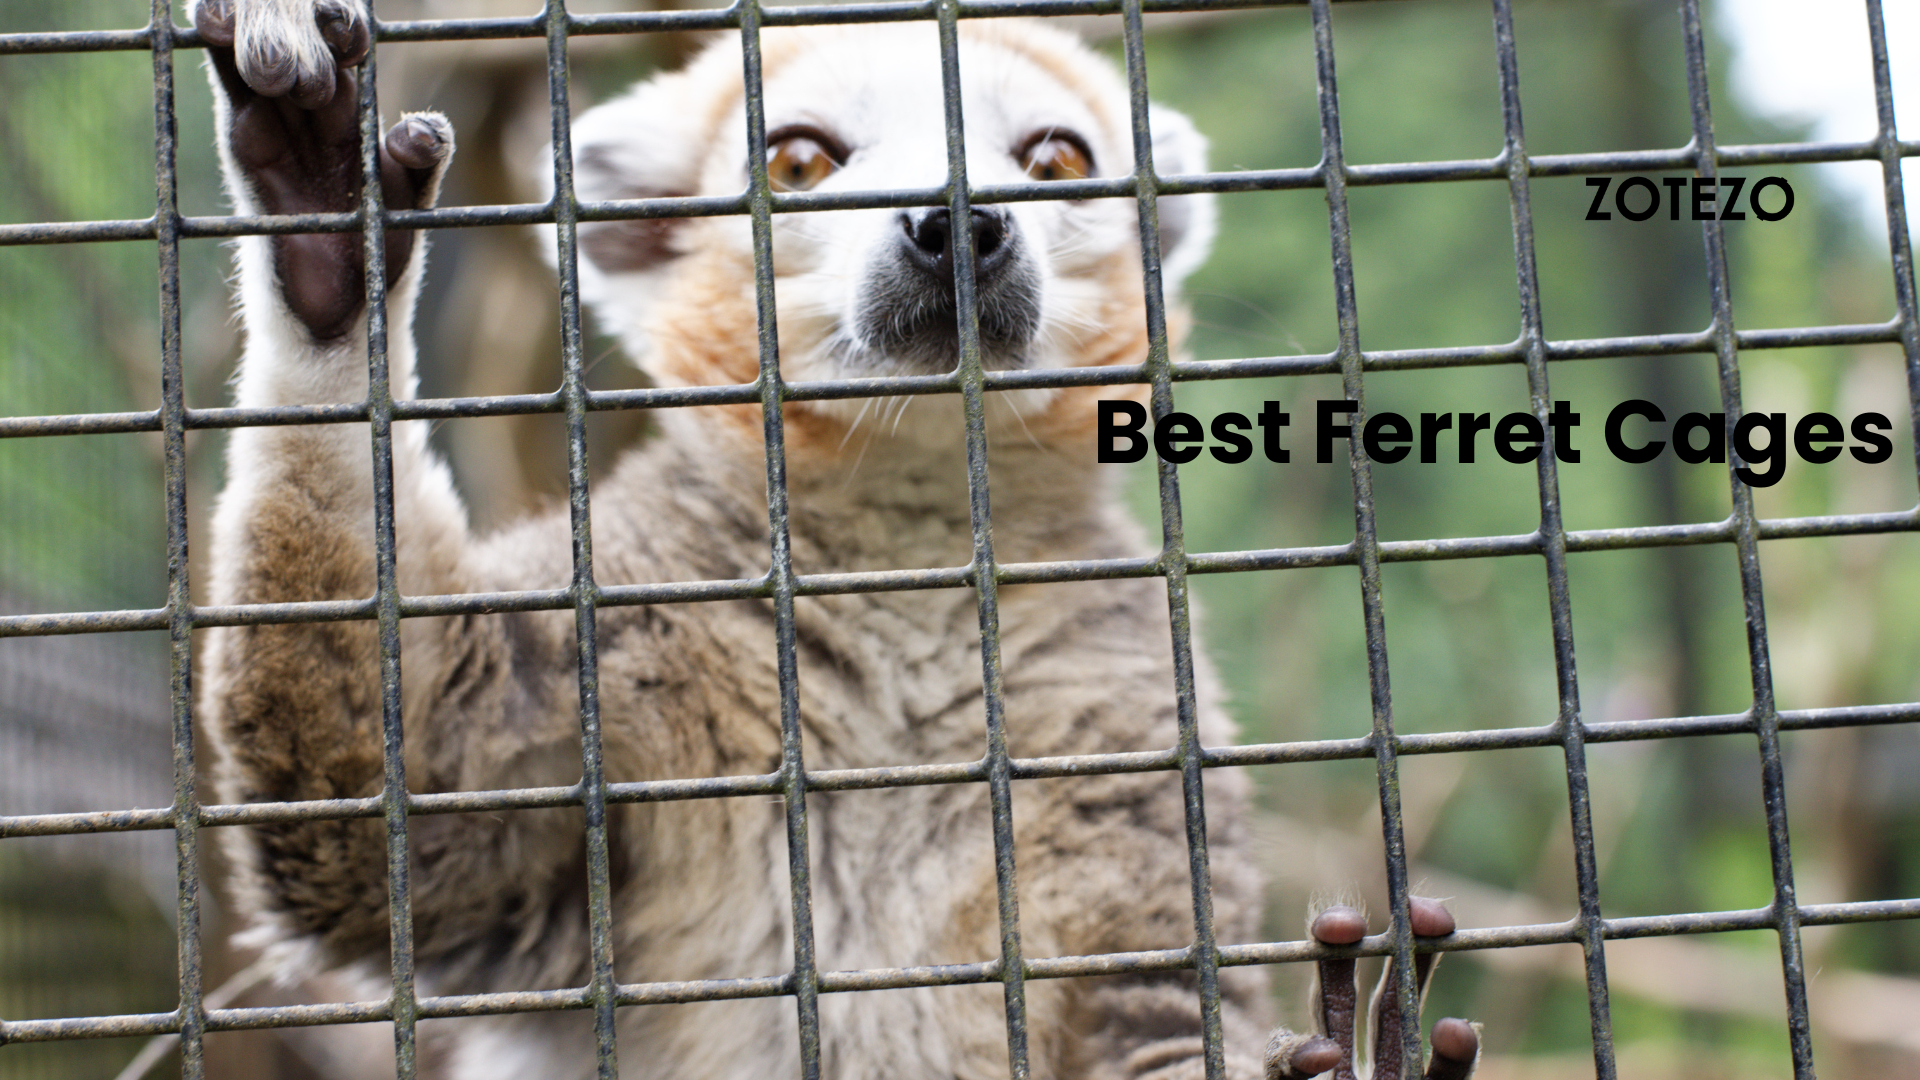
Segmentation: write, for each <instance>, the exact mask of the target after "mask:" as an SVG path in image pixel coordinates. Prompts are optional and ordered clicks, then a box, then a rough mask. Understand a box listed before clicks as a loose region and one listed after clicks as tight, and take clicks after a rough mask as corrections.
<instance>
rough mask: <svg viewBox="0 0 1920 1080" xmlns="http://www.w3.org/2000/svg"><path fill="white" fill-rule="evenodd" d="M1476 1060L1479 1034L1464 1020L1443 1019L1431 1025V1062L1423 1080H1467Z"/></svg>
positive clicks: (1478, 1052)
mask: <svg viewBox="0 0 1920 1080" xmlns="http://www.w3.org/2000/svg"><path fill="white" fill-rule="evenodd" d="M1479 1060H1480V1033H1479V1032H1478V1031H1476V1030H1475V1029H1474V1026H1473V1025H1472V1024H1469V1023H1467V1022H1466V1021H1465V1020H1456V1019H1454V1018H1453V1017H1447V1018H1446V1019H1445V1020H1442V1021H1440V1022H1439V1023H1437V1024H1435V1025H1433V1060H1432V1061H1429V1062H1427V1077H1426V1080H1469V1078H1470V1077H1471V1076H1473V1067H1474V1064H1475V1063H1476V1062H1478V1061H1479Z"/></svg>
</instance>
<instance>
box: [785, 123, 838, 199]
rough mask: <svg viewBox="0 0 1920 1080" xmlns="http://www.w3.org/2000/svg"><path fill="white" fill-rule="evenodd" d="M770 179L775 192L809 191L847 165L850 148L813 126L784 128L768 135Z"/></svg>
mask: <svg viewBox="0 0 1920 1080" xmlns="http://www.w3.org/2000/svg"><path fill="white" fill-rule="evenodd" d="M767 149H768V151H769V153H768V154H767V180H768V181H769V182H770V183H772V184H773V190H775V191H806V190H807V189H808V188H811V187H813V186H814V185H816V184H818V183H820V181H822V180H825V179H826V178H827V177H829V176H832V175H833V173H834V170H836V169H838V168H839V167H840V166H842V165H844V164H846V161H847V151H846V148H844V147H842V146H841V145H840V143H839V142H838V141H837V140H836V139H834V138H833V136H831V135H828V134H826V133H825V132H823V131H818V130H815V129H813V128H805V127H802V128H783V129H782V130H780V131H776V132H774V133H773V134H772V135H771V136H769V137H768V138H767Z"/></svg>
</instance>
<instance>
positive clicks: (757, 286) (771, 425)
mask: <svg viewBox="0 0 1920 1080" xmlns="http://www.w3.org/2000/svg"><path fill="white" fill-rule="evenodd" d="M739 12H740V51H741V58H742V64H743V65H744V75H745V78H746V110H747V202H748V206H749V210H750V212H751V214H752V222H753V296H754V305H755V309H756V311H757V313H758V317H759V332H760V377H759V384H760V412H761V431H762V437H763V438H764V440H765V443H766V452H767V529H768V534H769V537H770V540H771V544H772V555H773V566H772V569H771V570H770V571H769V577H770V578H771V580H772V582H773V621H774V649H775V654H776V664H777V669H778V672H779V678H780V787H781V795H782V798H783V800H784V801H785V804H786V815H787V873H788V880H789V884H790V889H791V892H792V904H793V974H792V976H791V986H790V992H791V993H792V994H793V997H794V1004H795V1008H796V1010H797V1011H798V1013H799V1020H800V1077H801V1080H820V968H819V964H818V962H817V961H816V959H815V956H814V943H813V878H812V874H811V871H810V869H809V866H808V856H807V771H806V764H805V761H804V759H803V758H802V757H801V747H802V739H801V735H800V673H799V668H798V667H797V664H796V661H795V656H794V629H793V589H794V584H793V538H792V535H791V533H790V532H789V525H788V515H787V452H786V429H785V426H784V424H783V422H782V421H783V417H782V415H781V410H782V409H783V408H784V407H785V402H786V382H785V381H784V380H783V379H782V378H781V377H780V332H779V324H778V323H776V322H775V321H774V289H773V185H772V183H771V182H770V181H769V180H768V179H767V103H766V98H765V96H764V92H765V84H764V82H763V81H762V79H761V71H760V64H761V53H760V3H759V0H740V7H739Z"/></svg>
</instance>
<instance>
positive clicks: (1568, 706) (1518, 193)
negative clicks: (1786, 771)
mask: <svg viewBox="0 0 1920 1080" xmlns="http://www.w3.org/2000/svg"><path fill="white" fill-rule="evenodd" d="M1493 24H1494V49H1495V52H1496V54H1497V56H1498V61H1499V65H1500V110H1501V115H1502V119H1503V123H1504V125H1505V128H1506V133H1505V134H1506V146H1505V149H1504V151H1503V156H1504V157H1505V158H1506V166H1507V193H1508V197H1509V201H1510V202H1511V204H1512V209H1513V260H1514V272H1515V279H1516V282H1517V284H1518V287H1519V296H1520V319H1521V330H1520V334H1521V340H1522V341H1524V342H1525V345H1526V365H1527V394H1528V399H1529V405H1530V407H1531V408H1532V409H1533V415H1534V417H1535V419H1537V420H1539V421H1540V424H1541V426H1542V427H1543V428H1544V429H1545V430H1546V433H1547V440H1546V444H1545V445H1544V446H1543V447H1542V448H1541V451H1540V457H1539V458H1538V460H1537V468H1538V476H1539V486H1540V539H1541V554H1543V555H1544V556H1545V557H1546V569H1547V610H1548V613H1549V616H1550V618H1551V621H1552V625H1553V668H1554V677H1555V680H1556V682H1557V684H1558V687H1559V694H1560V714H1559V716H1558V718H1557V719H1556V721H1555V722H1556V723H1557V724H1558V725H1559V728H1560V746H1561V751H1562V753H1563V754H1564V755H1565V758H1566V769H1567V811H1568V817H1569V820H1570V822H1571V825H1572V830H1573V862H1574V877H1575V881H1576V883H1577V885H1578V887H1579V893H1580V919H1579V923H1580V949H1581V952H1582V954H1583V955H1584V958H1585V961H1586V976H1587V1015H1588V1019H1589V1022H1590V1024H1591V1027H1592V1033H1593V1067H1594V1075H1595V1077H1596V1080H1614V1077H1615V1076H1616V1075H1617V1066H1616V1064H1615V1061H1614V1054H1613V1011H1612V1006H1611V1003H1610V1001H1609V998H1608V993H1607V944H1606V935H1605V926H1604V924H1603V922H1602V920H1601V916H1600V871H1599V867H1598V865H1597V863H1596V861H1595V859H1594V850H1593V848H1594V840H1593V797H1592V791H1591V789H1590V787H1589V785H1588V781H1587V734H1586V725H1585V721H1584V720H1583V719H1582V716H1581V710H1580V680H1579V673H1578V668H1577V666H1576V654H1575V651H1574V646H1573V598H1572V595H1571V592H1570V590H1569V589H1568V587H1567V531H1566V523H1565V521H1564V520H1563V517H1562V514H1561V505H1560V472H1559V462H1558V460H1557V458H1558V455H1559V450H1560V447H1559V443H1558V441H1557V440H1556V439H1555V437H1554V429H1553V426H1552V425H1551V424H1550V423H1548V416H1549V414H1550V413H1551V411H1552V407H1553V394H1552V391H1551V389H1550V387H1549V385H1548V381H1547V335H1546V327H1545V320H1544V317H1543V315H1542V313H1541V309H1540V272H1539V266H1538V263H1537V262H1536V260H1535V252H1534V242H1533V199H1532V189H1531V187H1530V186H1529V182H1528V175H1527V136H1526V125H1525V124H1524V122H1523V121H1522V117H1521V111H1520V61H1519V52H1518V48H1517V47H1516V45H1515V43H1514V35H1513V2H1512V0H1493Z"/></svg>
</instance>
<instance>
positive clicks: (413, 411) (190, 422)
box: [0, 320, 1901, 439]
mask: <svg viewBox="0 0 1920 1080" xmlns="http://www.w3.org/2000/svg"><path fill="white" fill-rule="evenodd" d="M1900 331H1901V327H1900V323H1899V321H1898V320H1894V321H1891V322H1884V323H1856V324H1844V325H1831V326H1802V327H1783V328H1779V329H1773V330H1744V331H1741V332H1740V333H1738V334H1737V335H1735V336H1736V339H1737V343H1738V346H1739V347H1740V348H1741V349H1756V350H1757V349H1800V348H1816V347H1823V346H1833V345H1872V344H1883V343H1897V342H1898V341H1899V340H1900ZM1711 349H1712V331H1711V330H1703V331H1700V332H1698V333H1691V334H1643V335H1628V336H1621V337H1606V338H1580V339H1573V340H1568V341H1557V342H1550V343H1548V345H1547V358H1548V359H1549V360H1562V361H1570V360H1598V359H1607V358H1615V357H1623V356H1665V355H1675V354H1683V353H1694V352H1707V351H1711ZM1363 360H1364V363H1365V366H1366V370H1368V371H1417V370H1431V369H1436V368H1450V367H1472V366H1481V365H1489V364H1519V363H1523V362H1524V361H1525V353H1524V350H1523V348H1522V347H1521V345H1520V343H1519V342H1517V341H1514V342H1507V343H1505V344H1499V345H1469V346H1452V347H1448V348H1434V349H1389V350H1382V351H1378V352H1371V353H1367V354H1365V355H1364V357H1363ZM1170 366H1171V370H1172V372H1173V377H1174V379H1175V381H1177V382H1205V381H1214V380H1222V379H1254V378H1273V377H1279V376H1304V375H1326V374H1334V373H1337V372H1338V371H1339V365H1338V363H1337V362H1336V361H1335V360H1334V357H1333V354H1331V353H1324V354H1314V355H1307V356H1270V357H1243V358H1239V359H1230V360H1184V361H1175V362H1173V363H1172V364H1171V365H1170ZM1146 381H1147V372H1146V368H1145V367H1144V366H1143V365H1140V364H1125V365H1114V366H1110V367H1083V368H1032V369H1023V370H1017V371H989V372H987V373H986V388H987V389H988V390H990V391H1009V390H1036V389H1059V388H1064V387H1077V386H1124V385H1132V384H1138V383H1144V382H1146ZM957 392H959V383H958V380H957V379H956V377H955V376H954V375H953V374H952V373H947V374H943V375H896V376H884V377H875V378H855V379H822V380H818V381H811V382H795V383H788V384H787V385H786V395H785V397H786V400H788V401H834V400H845V399H849V398H855V399H857V398H867V397H901V396H908V395H920V394H950V393H957ZM758 400H759V389H758V387H757V386H756V385H755V384H753V383H741V384H732V385H726V386H667V387H641V388H635V389H629V390H593V391H589V392H588V394H587V408H588V409H589V410H592V411H594V412H614V411H625V410H635V409H680V408H695V407H701V406H711V405H740V404H753V403H755V402H757V401H758ZM564 408H565V403H564V402H563V400H562V398H561V396H560V394H559V392H558V391H555V392H553V393H547V394H508V395H499V396H490V397H458V398H409V399H403V400H399V401H395V402H394V403H393V418H394V419H395V420H453V419H469V418H474V417H489V416H525V415H535V414H544V413H558V412H561V411H562V410H563V409H564ZM367 417H368V412H367V405H366V403H365V402H352V403H337V404H328V405H276V406H268V407H264V408H259V407H256V408H241V407H235V406H227V407H220V408H208V409H188V410H187V411H186V425H187V428H188V429H189V430H214V429H225V428H241V427H282V426H287V425H294V424H349V423H365V422H366V421H367ZM158 430H160V413H159V411H158V410H152V411H143V412H114V413H67V414H62V415H48V416H11V417H0V439H5V438H12V439H22V438H48V437H52V436H60V435H109V434H128V433H134V432H144V431H158Z"/></svg>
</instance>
